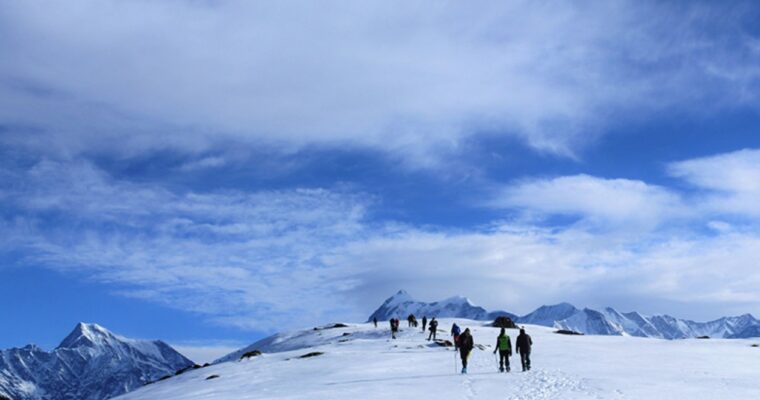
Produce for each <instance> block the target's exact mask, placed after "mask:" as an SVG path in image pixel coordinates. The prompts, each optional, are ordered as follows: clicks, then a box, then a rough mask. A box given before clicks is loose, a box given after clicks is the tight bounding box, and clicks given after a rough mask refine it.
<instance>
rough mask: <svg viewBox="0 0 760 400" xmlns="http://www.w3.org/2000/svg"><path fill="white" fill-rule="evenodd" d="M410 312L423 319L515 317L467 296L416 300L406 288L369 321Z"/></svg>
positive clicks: (402, 318) (389, 299) (387, 302)
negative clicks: (425, 301)
mask: <svg viewBox="0 0 760 400" xmlns="http://www.w3.org/2000/svg"><path fill="white" fill-rule="evenodd" d="M409 314H413V315H415V316H417V318H418V319H421V318H422V317H423V316H427V317H428V318H431V317H437V318H467V319H473V320H489V319H493V318H495V317H497V316H501V315H505V316H508V317H514V314H510V313H508V312H505V311H496V312H488V311H486V309H485V308H483V307H478V306H475V305H473V304H472V303H471V302H470V300H469V299H467V298H466V297H461V296H455V297H451V298H448V299H446V300H441V301H436V302H432V303H424V302H421V301H416V300H414V299H413V298H412V296H410V295H409V293H407V292H406V291H405V290H399V291H398V293H396V294H394V295H393V296H391V297H389V298H388V299H387V300H385V302H384V303H383V304H382V305H381V306H380V308H378V309H377V310H375V312H373V313H372V315H370V316H369V318H368V319H367V321H372V319H373V318H377V320H378V321H387V320H389V319H391V318H398V319H401V320H404V319H406V317H407V316H408V315H409Z"/></svg>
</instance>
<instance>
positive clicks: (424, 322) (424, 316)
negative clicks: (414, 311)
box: [422, 315, 427, 333]
mask: <svg viewBox="0 0 760 400" xmlns="http://www.w3.org/2000/svg"><path fill="white" fill-rule="evenodd" d="M425 329H427V315H423V316H422V333H425Z"/></svg>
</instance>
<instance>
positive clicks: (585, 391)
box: [119, 319, 760, 400]
mask: <svg viewBox="0 0 760 400" xmlns="http://www.w3.org/2000/svg"><path fill="white" fill-rule="evenodd" d="M453 321H454V320H452V319H443V320H441V321H440V325H439V327H440V329H441V330H442V331H443V330H445V331H448V330H449V328H450V327H451V323H452V322H453ZM456 322H457V323H458V324H459V325H460V326H462V328H463V329H464V328H465V327H469V328H470V329H471V331H472V332H473V337H474V339H475V343H477V344H480V345H484V346H487V347H486V349H485V351H482V350H479V349H475V350H474V351H473V354H472V356H471V358H470V366H469V372H470V373H469V374H467V375H460V374H458V373H455V372H458V369H459V368H461V365H460V363H459V359H458V357H457V358H456V359H455V355H456V353H455V352H454V351H453V350H452V349H450V348H449V349H446V348H442V347H437V346H434V345H430V342H427V341H425V338H426V337H427V334H426V333H425V334H423V333H422V332H421V330H420V329H413V328H405V327H403V326H402V332H401V333H400V335H399V339H397V340H391V339H390V333H389V330H388V328H387V326H386V325H387V324H386V323H382V324H380V326H379V327H378V328H377V329H375V328H374V327H372V325H371V324H359V325H352V326H350V327H349V328H337V329H327V330H320V331H314V330H304V331H298V332H292V333H286V334H282V335H277V336H275V337H272V338H268V339H265V340H263V341H262V342H261V343H262V344H263V345H264V346H263V347H268V348H269V351H273V350H274V351H277V349H278V348H279V349H288V351H283V352H278V353H266V351H267V350H264V349H262V350H263V351H265V354H264V355H262V356H260V357H256V358H252V359H249V360H243V361H231V362H225V363H220V364H217V365H213V366H211V367H208V368H204V369H200V370H196V371H190V372H187V373H185V374H183V375H180V376H178V377H174V378H171V379H168V380H166V381H162V382H158V383H155V384H152V385H149V386H146V387H144V388H142V389H139V390H137V391H135V392H132V393H129V394H127V395H124V396H122V397H119V399H120V400H148V399H151V400H152V399H162V400H173V399H177V400H179V399H219V400H226V399H335V400H343V399H352V400H353V399H389V398H402V396H403V398H414V399H439V398H442V397H444V398H447V399H513V400H518V399H526V400H527V399H570V400H572V399H684V398H688V399H690V400H693V399H732V400H733V399H760V349H758V348H752V347H750V344H751V343H755V342H753V341H751V340H736V339H733V340H722V339H717V340H696V339H694V340H680V341H666V340H659V339H645V338H635V337H615V336H565V335H558V334H554V333H552V332H553V331H552V329H550V328H545V327H539V326H530V325H528V326H526V328H527V331H528V333H529V334H530V335H531V336H532V337H533V341H534V350H533V355H532V361H533V370H531V371H530V372H526V373H523V372H519V371H520V361H519V357H515V356H513V357H512V358H511V363H512V371H513V372H512V373H509V374H502V373H498V372H497V364H496V359H495V357H494V355H493V353H492V351H493V345H494V343H495V341H496V336H497V335H498V331H499V330H498V329H496V328H490V327H484V326H482V325H483V322H481V321H468V320H456ZM402 325H403V324H402ZM345 333H350V335H348V336H344V334H345ZM508 333H509V335H510V337H511V338H512V342H513V345H514V340H515V338H516V337H517V331H515V330H508ZM439 338H442V339H446V338H448V334H447V333H443V332H441V333H440V334H439ZM340 341H343V342H340ZM313 351H320V352H324V353H325V354H324V355H321V356H317V357H313V358H307V359H299V358H297V357H298V356H300V355H303V354H306V353H309V352H313ZM455 360H456V370H455ZM210 375H219V376H220V377H219V378H217V379H213V380H206V378H207V377H208V376H210Z"/></svg>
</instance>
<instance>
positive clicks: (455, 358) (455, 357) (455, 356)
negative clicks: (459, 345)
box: [454, 350, 457, 374]
mask: <svg viewBox="0 0 760 400" xmlns="http://www.w3.org/2000/svg"><path fill="white" fill-rule="evenodd" d="M454 373H455V374H456V373H457V351H456V350H454Z"/></svg>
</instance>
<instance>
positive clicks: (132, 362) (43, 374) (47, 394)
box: [0, 323, 192, 400]
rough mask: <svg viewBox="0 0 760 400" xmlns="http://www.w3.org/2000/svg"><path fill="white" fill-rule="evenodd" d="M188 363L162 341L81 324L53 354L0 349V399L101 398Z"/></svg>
mask: <svg viewBox="0 0 760 400" xmlns="http://www.w3.org/2000/svg"><path fill="white" fill-rule="evenodd" d="M188 365H192V362H191V361H190V360H188V359H186V358H185V357H183V356H182V355H181V354H179V353H177V352H176V351H174V349H172V348H171V347H169V346H168V345H167V344H165V343H163V342H161V341H158V340H157V341H145V340H134V339H128V338H124V337H122V336H118V335H115V334H113V333H111V332H109V331H108V330H107V329H105V328H103V327H102V326H99V325H97V324H85V323H80V324H78V325H77V326H76V327H75V328H74V330H73V331H72V332H71V333H70V334H69V335H67V336H66V338H65V339H64V340H63V341H61V344H60V345H59V346H58V348H56V349H55V350H53V351H51V352H46V351H44V350H42V349H40V348H39V347H36V346H33V345H30V346H26V347H23V348H21V349H8V350H2V351H0V395H4V396H6V397H10V398H12V399H17V400H24V399H34V400H58V399H61V400H63V399H81V400H87V399H92V400H101V399H105V398H109V397H112V396H114V395H118V394H122V393H125V392H127V391H129V390H133V389H135V388H138V387H141V386H143V385H144V384H145V382H147V381H151V380H156V379H158V378H160V377H162V376H165V375H167V374H173V373H174V372H175V371H176V370H177V369H180V368H184V367H186V366H188Z"/></svg>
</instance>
